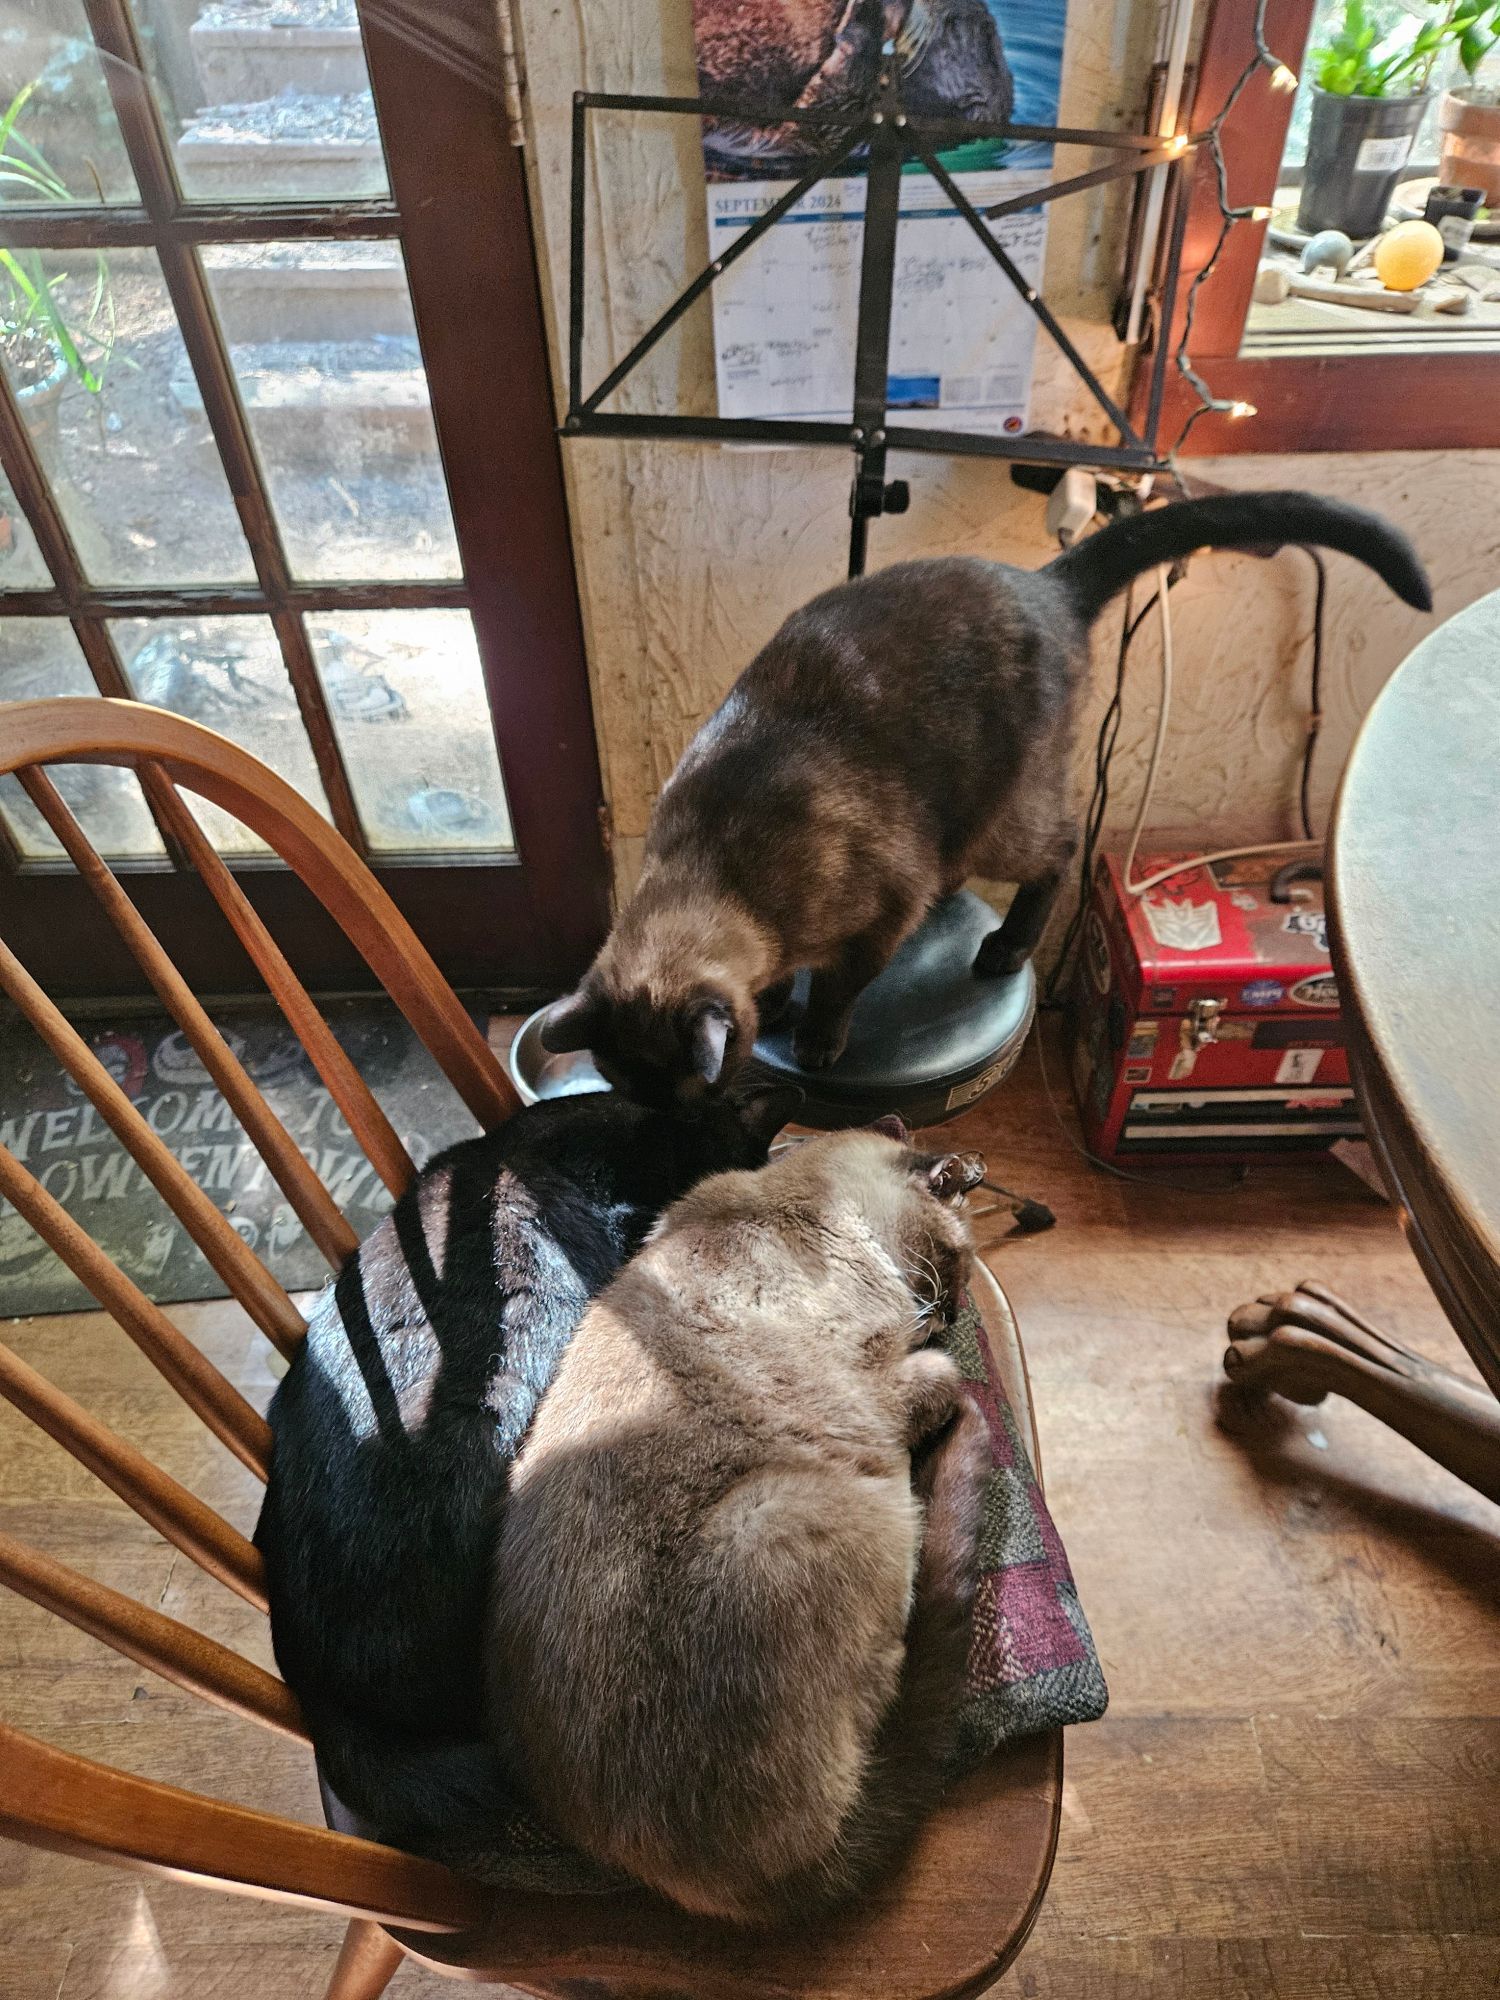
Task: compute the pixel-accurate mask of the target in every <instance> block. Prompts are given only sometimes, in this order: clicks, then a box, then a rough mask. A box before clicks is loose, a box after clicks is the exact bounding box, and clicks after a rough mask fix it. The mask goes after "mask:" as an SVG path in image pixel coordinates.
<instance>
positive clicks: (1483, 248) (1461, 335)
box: [1239, 175, 1500, 360]
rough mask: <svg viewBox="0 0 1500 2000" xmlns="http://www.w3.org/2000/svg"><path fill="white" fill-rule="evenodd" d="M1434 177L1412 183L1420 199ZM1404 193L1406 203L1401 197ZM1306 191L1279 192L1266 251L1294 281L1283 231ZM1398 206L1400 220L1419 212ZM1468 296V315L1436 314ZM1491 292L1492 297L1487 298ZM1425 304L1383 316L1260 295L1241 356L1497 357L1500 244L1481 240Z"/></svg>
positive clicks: (1355, 281)
mask: <svg viewBox="0 0 1500 2000" xmlns="http://www.w3.org/2000/svg"><path fill="white" fill-rule="evenodd" d="M1430 179H1431V176H1430V175H1428V176H1426V177H1422V176H1419V177H1418V178H1417V179H1415V180H1414V181H1413V182H1412V183H1410V186H1411V187H1412V189H1413V190H1414V195H1413V199H1416V198H1417V196H1418V195H1419V194H1421V193H1422V192H1425V188H1426V186H1427V184H1428V182H1429V181H1430ZM1403 192H1404V190H1402V191H1398V202H1399V200H1400V196H1401V194H1402V193H1403ZM1298 199H1299V193H1298V190H1297V189H1296V188H1295V187H1290V186H1285V185H1283V186H1282V187H1279V188H1278V189H1277V191H1276V199H1275V203H1274V209H1275V215H1274V219H1273V221H1272V225H1271V230H1270V231H1269V232H1268V234H1267V238H1266V243H1265V247H1264V250H1263V254H1262V259H1261V263H1262V268H1264V266H1265V265H1268V264H1269V265H1272V266H1274V267H1276V268H1279V269H1280V270H1283V271H1285V272H1286V273H1287V275H1288V277H1289V278H1295V277H1298V276H1299V275H1300V263H1299V257H1298V252H1297V251H1296V249H1294V248H1292V247H1290V245H1289V244H1288V243H1287V239H1286V237H1285V236H1281V237H1278V235H1277V226H1278V225H1282V226H1283V227H1284V228H1286V229H1288V230H1289V231H1290V230H1291V227H1292V224H1293V221H1294V218H1295V216H1296V210H1297V202H1298ZM1419 212H1420V210H1418V209H1414V208H1411V207H1409V206H1408V207H1402V206H1397V207H1396V209H1395V213H1396V214H1397V215H1403V214H1411V213H1419ZM1358 264H1359V260H1358V258H1356V264H1355V267H1353V268H1351V270H1350V272H1349V273H1348V274H1347V276H1346V277H1345V279H1344V280H1343V282H1344V283H1346V284H1350V285H1353V286H1356V287H1358V286H1363V287H1364V288H1366V289H1368V290H1370V291H1372V292H1374V293H1375V294H1376V295H1377V296H1381V297H1389V294H1387V293H1385V291H1384V288H1383V287H1381V286H1380V285H1379V284H1378V283H1377V281H1376V280H1375V278H1374V276H1373V273H1372V271H1371V268H1370V266H1369V264H1368V262H1366V263H1365V265H1364V268H1363V272H1362V273H1361V271H1360V270H1359V268H1358ZM1313 276H1314V279H1315V280H1316V281H1319V282H1323V283H1331V282H1332V281H1333V277H1334V274H1333V272H1332V271H1331V270H1329V269H1324V270H1322V271H1320V272H1317V273H1314V274H1313ZM1454 294H1459V295H1464V296H1467V298H1468V301H1469V303H1468V308H1467V310H1466V311H1465V312H1463V313H1462V314H1453V313H1440V312H1438V311H1436V310H1435V297H1436V296H1444V295H1446V296H1449V297H1451V296H1452V295H1454ZM1487 295H1490V296H1487ZM1417 298H1418V304H1417V306H1416V309H1415V311H1413V312H1411V313H1409V314H1403V313H1398V312H1382V311H1379V310H1376V309H1372V308H1371V307H1369V306H1354V305H1341V304H1337V303H1333V302H1330V301H1327V300H1322V299H1307V298H1286V299H1283V300H1281V301H1279V302H1278V303H1275V304H1268V303H1265V302H1263V301H1261V300H1258V299H1254V298H1252V300H1251V303H1250V307H1249V311H1248V312H1247V314H1246V316H1245V332H1244V339H1243V341H1242V343H1241V346H1240V350H1239V351H1240V355H1241V357H1242V358H1243V359H1245V360H1252V359H1254V360H1266V359H1271V358H1277V357H1279V358H1284V359H1291V358H1294V357H1302V358H1308V357H1315V358H1318V359H1330V358H1332V357H1334V356H1340V355H1351V354H1450V355H1456V354H1494V353H1500V241H1495V240H1484V241H1477V242H1475V243H1473V244H1471V245H1470V247H1469V248H1468V249H1467V250H1466V251H1465V252H1464V253H1463V254H1462V255H1461V256H1460V257H1459V258H1458V259H1457V261H1456V262H1454V263H1452V264H1445V265H1444V266H1443V267H1442V269H1441V271H1440V272H1439V273H1438V274H1437V276H1436V277H1435V278H1434V279H1433V280H1432V284H1431V295H1429V294H1428V293H1419V294H1417Z"/></svg>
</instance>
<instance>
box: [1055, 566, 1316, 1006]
mask: <svg viewBox="0 0 1500 2000" xmlns="http://www.w3.org/2000/svg"><path fill="white" fill-rule="evenodd" d="M1298 546H1299V547H1302V549H1303V552H1304V554H1305V555H1306V556H1307V557H1308V559H1309V560H1310V561H1311V563H1312V564H1313V567H1314V570H1315V572H1316V594H1315V597H1314V603H1313V627H1312V664H1311V672H1310V686H1309V690H1308V718H1307V740H1306V743H1305V745H1304V747H1303V753H1302V773H1301V780H1300V784H1299V809H1300V818H1301V823H1302V834H1303V837H1302V839H1300V840H1292V841H1267V842H1262V843H1261V844H1260V845H1258V846H1254V847H1226V848H1219V849H1216V850H1215V851H1214V852H1213V853H1211V854H1203V855H1199V856H1197V857H1196V858H1189V859H1187V860H1182V861H1174V862H1172V863H1171V864H1170V866H1168V867H1165V868H1160V869H1158V870H1157V871H1156V872H1155V873H1154V874H1152V875H1149V876H1147V878H1146V880H1145V881H1143V882H1137V881H1135V880H1134V879H1133V876H1134V867H1135V857H1136V848H1137V844H1138V842H1139V839H1140V835H1141V832H1142V829H1143V828H1144V826H1145V823H1146V816H1147V813H1148V812H1149V810H1150V804H1151V797H1152V793H1153V790H1154V787H1155V780H1156V772H1157V769H1158V768H1159V765H1160V760H1161V753H1162V747H1163V744H1164V743H1165V740H1166V732H1167V722H1168V711H1169V708H1170V702H1171V693H1172V661H1171V657H1170V655H1171V648H1172V636H1171V635H1172V621H1171V611H1170V606H1169V604H1168V601H1167V598H1166V597H1165V596H1163V593H1162V582H1161V579H1162V574H1163V572H1162V571H1161V569H1158V571H1157V579H1158V581H1157V587H1156V589H1155V591H1153V592H1152V594H1151V596H1150V597H1149V598H1148V599H1147V601H1146V603H1145V605H1144V606H1143V608H1142V609H1141V610H1140V611H1139V612H1136V611H1134V608H1133V595H1134V591H1133V586H1132V588H1131V590H1129V591H1127V593H1126V597H1125V611H1124V615H1123V617H1122V618H1121V621H1120V643H1119V648H1118V650H1117V652H1116V656H1115V685H1114V691H1113V694H1112V695H1111V697H1110V701H1109V705H1108V706H1107V707H1106V709H1105V711H1104V714H1103V716H1102V718H1101V720H1100V724H1099V734H1098V736H1097V738H1096V740H1095V745H1094V789H1093V792H1092V794H1091V796H1090V799H1089V805H1088V810H1087V812H1086V814H1085V816H1084V829H1083V836H1082V838H1081V840H1080V842H1079V868H1078V900H1077V902H1076V903H1075V905H1074V909H1073V914H1072V916H1071V917H1070V918H1069V920H1068V926H1067V929H1066V930H1065V931H1064V932H1063V936H1062V942H1061V944H1060V945H1059V947H1058V953H1057V958H1056V960H1055V961H1054V963H1053V967H1052V971H1051V974H1050V975H1049V977H1048V980H1047V985H1046V989H1045V992H1044V994H1043V1000H1044V1004H1048V1005H1050V1004H1053V1003H1055V1002H1056V1001H1057V1000H1058V998H1059V996H1060V994H1061V991H1062V987H1063V983H1064V981H1065V979H1066V978H1067V976H1068V974H1069V971H1070V969H1071V965H1072V959H1073V954H1074V952H1075V949H1076V947H1077V944H1078V940H1079V937H1080V935H1081V933H1082V930H1083V925H1084V921H1085V919H1086V917H1087V914H1088V899H1089V891H1090V888H1091V887H1092V884H1093V877H1094V862H1095V859H1096V856H1097V852H1098V844H1099V838H1100V835H1101V833H1102V831H1103V827H1104V820H1105V817H1106V814H1107V812H1108V809H1109V791H1110V767H1111V764H1112V762H1113V759H1114V753H1115V746H1116V744H1117V742H1118V740H1119V734H1120V719H1121V715H1122V712H1123V702H1124V691H1125V675H1126V669H1127V666H1128V664H1129V658H1130V648H1131V646H1132V645H1133V644H1134V641H1135V636H1136V634H1137V632H1139V630H1140V629H1141V626H1142V625H1143V624H1144V623H1145V622H1146V620H1147V618H1148V617H1149V616H1150V615H1151V612H1152V611H1153V610H1159V612H1160V615H1161V623H1162V702H1161V706H1160V708H1159V710H1158V713H1157V718H1156V731H1155V735H1154V737H1153V741H1152V751H1151V760H1150V764H1149V766H1148V769H1147V774H1146V784H1145V787H1144V789H1143V791H1142V794H1141V801H1140V805H1139V807H1138V808H1137V811H1136V816H1135V821H1134V825H1133V826H1132V829H1131V836H1130V845H1129V848H1128V850H1127V853H1126V857H1125V886H1126V888H1127V890H1128V892H1129V893H1130V894H1131V895H1135V896H1140V895H1144V894H1145V893H1146V892H1147V891H1148V890H1150V889H1154V888H1156V887H1158V885H1159V884H1161V883H1162V882H1166V881H1169V880H1170V879H1171V877H1172V876H1174V875H1179V874H1182V873H1184V872H1185V871H1186V870H1188V869H1189V868H1201V867H1206V866H1208V865H1209V864H1211V863H1213V862H1218V861H1234V860H1240V859H1242V858H1244V857H1246V856H1248V855H1255V854H1279V853H1299V854H1300V853H1302V852H1303V851H1304V850H1305V849H1306V848H1307V847H1308V846H1309V845H1310V844H1315V843H1316V835H1314V833H1313V831H1312V820H1311V807H1310V798H1311V783H1312V769H1313V757H1314V753H1315V751H1316V749H1317V744H1318V738H1319V735H1320V733H1321V729H1322V722H1323V712H1322V711H1323V655H1324V629H1325V615H1326V611H1327V602H1328V565H1327V563H1326V562H1325V561H1324V559H1323V557H1322V555H1321V554H1320V553H1319V551H1318V550H1317V549H1314V548H1308V547H1307V546H1306V545H1305V544H1299V545H1298ZM1185 574H1186V566H1185V565H1183V564H1176V565H1174V566H1173V568H1172V570H1171V571H1170V572H1169V573H1168V574H1167V575H1166V586H1167V590H1168V591H1170V590H1171V589H1172V588H1174V587H1175V585H1176V584H1177V583H1178V582H1180V581H1181V579H1182V577H1183V575H1185Z"/></svg>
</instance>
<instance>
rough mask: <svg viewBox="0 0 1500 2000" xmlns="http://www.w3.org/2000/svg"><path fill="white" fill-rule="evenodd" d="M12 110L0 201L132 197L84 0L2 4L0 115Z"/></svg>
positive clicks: (0, 164) (0, 163) (8, 0)
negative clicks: (86, 17) (85, 15)
mask: <svg viewBox="0 0 1500 2000" xmlns="http://www.w3.org/2000/svg"><path fill="white" fill-rule="evenodd" d="M11 111H14V113H15V117H14V120H13V122H12V124H11V127H10V131H9V135H8V137H7V139H6V142H5V146H4V149H3V153H0V203H4V202H14V203H18V204H23V203H24V204H25V205H27V206H32V205H34V204H37V203H52V202H89V203H94V202H100V201H132V202H133V201H135V200H136V199H137V195H136V186H135V179H134V176H133V175H132V174H131V171H130V163H129V161H128V160H127V159H126V157H125V147H124V144H123V142H122V140H121V138H120V129H119V126H118V125H117V124H116V123H115V114H114V107H113V105H112V104H111V103H110V101H109V90H108V87H107V86H106V84H105V81H104V71H103V69H102V67H101V65H100V62H99V54H98V51H97V50H96V49H95V47H94V39H93V36H92V35H90V33H89V31H88V23H87V21H86V19H85V17H84V12H83V6H82V0H4V4H3V6H0V119H3V118H4V117H5V116H6V115H7V114H8V113H9V112H11Z"/></svg>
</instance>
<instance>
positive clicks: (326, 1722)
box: [302, 1700, 518, 1867]
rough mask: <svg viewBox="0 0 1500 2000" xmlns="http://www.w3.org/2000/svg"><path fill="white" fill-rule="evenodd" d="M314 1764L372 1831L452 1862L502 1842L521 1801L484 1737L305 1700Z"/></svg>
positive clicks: (363, 1827) (393, 1842)
mask: <svg viewBox="0 0 1500 2000" xmlns="http://www.w3.org/2000/svg"><path fill="white" fill-rule="evenodd" d="M302 1707H303V1715H304V1717H305V1719H306V1721H307V1726H308V1731H309V1733H310V1734H311V1736H312V1740H313V1748H314V1749H315V1750H316V1752H317V1756H318V1770H319V1772H320V1774H321V1776H322V1777H323V1779H324V1780H325V1782H326V1783H327V1785H328V1787H329V1789H330V1790H331V1791H332V1792H333V1793H334V1795H335V1797H336V1798H337V1800H338V1802H339V1804H340V1805H342V1806H344V1807H345V1808H346V1809H347V1810H348V1812H350V1813H351V1814H353V1815H354V1817H355V1818H356V1819H357V1820H358V1821H359V1822H360V1827H361V1831H363V1832H365V1833H366V1834H367V1835H368V1836H369V1837H371V1838H373V1839H379V1840H382V1841H386V1842H389V1843H390V1845H392V1846H394V1847H404V1848H406V1849H408V1850H409V1851H410V1852H411V1853H413V1854H423V1855H426V1856H428V1857H429V1858H430V1859H432V1860H435V1861H446V1862H448V1863H449V1864H450V1865H451V1866H453V1867H459V1866H462V1865H464V1863H465V1861H466V1859H467V1857H469V1856H471V1855H473V1854H476V1853H484V1852H486V1851H488V1850H490V1849H493V1848H494V1847H496V1846H497V1845H498V1844H499V1841H500V1837H501V1835H502V1834H503V1831H504V1829H505V1827H506V1826H507V1824H508V1823H509V1822H511V1821H512V1820H514V1819H515V1817H516V1815H517V1810H518V1805H517V1799H516V1794H515V1792H514V1790H513V1788H512V1787H511V1786H510V1785H509V1784H508V1783H507V1781H506V1776H505V1772H504V1769H503V1767H502V1764H501V1760H500V1758H499V1757H498V1755H497V1754H496V1752H495V1751H494V1750H493V1749H492V1748H491V1746H490V1745H489V1744H488V1743H485V1742H483V1741H477V1740H476V1741H473V1742H466V1741H463V1740H462V1739H459V1738H455V1737H445V1736H423V1735H420V1734H418V1733H417V1732H415V1731H411V1730H402V1729H396V1728H392V1727H390V1726H388V1725H387V1724H385V1723H379V1722H373V1721H370V1720H369V1719H368V1718H366V1717H364V1716H361V1715H356V1714H354V1713H352V1712H351V1711H350V1710H348V1709H345V1708H340V1707H338V1706H337V1705H336V1704H334V1703H332V1702H326V1701H314V1702H309V1701H306V1700H304V1702H303V1704H302Z"/></svg>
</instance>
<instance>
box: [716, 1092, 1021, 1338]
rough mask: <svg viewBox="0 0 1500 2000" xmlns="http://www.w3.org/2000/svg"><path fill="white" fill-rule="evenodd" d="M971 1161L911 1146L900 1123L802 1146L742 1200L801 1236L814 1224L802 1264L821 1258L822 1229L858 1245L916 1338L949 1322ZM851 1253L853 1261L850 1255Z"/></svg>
mask: <svg viewBox="0 0 1500 2000" xmlns="http://www.w3.org/2000/svg"><path fill="white" fill-rule="evenodd" d="M984 1175H985V1163H984V1160H983V1158H982V1157H981V1156H980V1155H979V1154H978V1153H953V1152H934V1151H931V1150H928V1149H926V1148H924V1147H920V1146H914V1145H913V1144H912V1143H911V1140H910V1137H909V1135H908V1134H907V1132H906V1128H905V1126H904V1125H903V1124H902V1122H901V1120H900V1119H899V1118H892V1119H880V1120H879V1121H877V1123H876V1125H875V1126H873V1127H863V1128H861V1129H859V1130H857V1131H851V1132H837V1133H832V1134H829V1135H827V1136H826V1137H822V1138H817V1139H808V1140H804V1141H802V1142H801V1143H800V1144H798V1145H796V1146H794V1147H791V1148H789V1149H788V1150H787V1151H786V1152H784V1153H782V1154H781V1155H780V1156H779V1157H778V1158H777V1159H776V1160H775V1161H773V1163H772V1164H771V1166H770V1167H768V1168H767V1169H766V1170H765V1171H764V1172H763V1173H762V1174H758V1175H757V1176H756V1182H757V1184H758V1185H757V1187H756V1188H754V1189H745V1190H744V1191H743V1193H744V1197H745V1198H746V1199H747V1200H749V1201H752V1202H754V1203H755V1204H756V1205H757V1207H758V1208H760V1209H761V1210H763V1212H764V1213H765V1214H766V1215H767V1216H768V1217H770V1216H777V1217H779V1218H781V1219H782V1228H783V1234H786V1235H789V1236H791V1237H798V1238H800V1236H801V1234H802V1232H803V1231H804V1229H805V1227H806V1222H807V1219H808V1218H816V1219H817V1220H816V1223H815V1227H814V1230H813V1231H812V1233H811V1236H810V1249H809V1256H810V1257H811V1258H812V1259H813V1260H814V1261H816V1262H819V1263H821V1262H824V1261H825V1260H826V1243H827V1233H828V1231H830V1230H831V1231H833V1232H834V1233H835V1234H843V1235H844V1236H845V1238H846V1240H848V1241H849V1242H850V1243H851V1244H858V1245H861V1246H863V1248H864V1251H865V1252H866V1253H867V1254H869V1255H871V1257H872V1258H873V1260H874V1264H875V1265H876V1266H878V1267H879V1268H880V1269H882V1270H883V1271H885V1272H886V1273H888V1274H889V1273H892V1272H899V1273H900V1275H901V1279H902V1282H903V1283H904V1284H905V1285H906V1287H907V1289H908V1290H909V1292H910V1294H911V1298H912V1305H913V1311H914V1317H915V1329H916V1332H917V1336H918V1340H919V1341H920V1338H921V1336H922V1333H923V1330H924V1329H926V1328H928V1327H929V1326H930V1327H931V1329H932V1330H933V1331H936V1329H937V1327H938V1326H940V1325H943V1324H946V1323H947V1322H948V1321H949V1320H951V1319H952V1317H953V1314H954V1312H955V1310H956V1308H957V1301H958V1296H959V1294H960V1292H961V1291H962V1290H963V1287H964V1281H965V1278H966V1276H967V1272H968V1267H969V1260H970V1257H971V1255H972V1242H971V1239H970V1235H969V1227H968V1223H967V1221H966V1220H965V1218H964V1214H963V1209H964V1197H965V1196H966V1195H967V1194H968V1193H969V1191H970V1189H972V1188H975V1187H977V1186H978V1185H979V1183H980V1182H981V1181H982V1180H983V1179H984ZM856 1254H858V1253H856Z"/></svg>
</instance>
